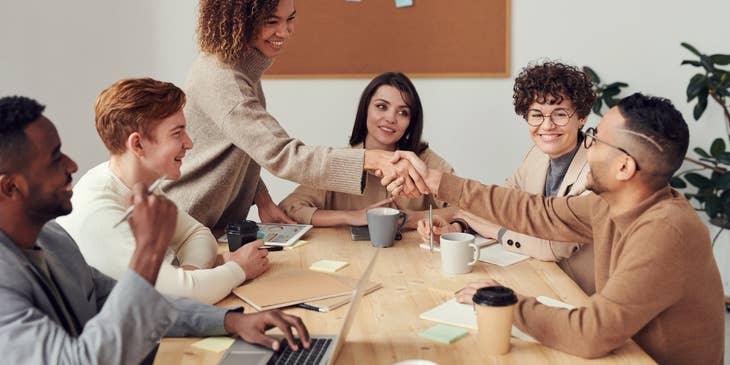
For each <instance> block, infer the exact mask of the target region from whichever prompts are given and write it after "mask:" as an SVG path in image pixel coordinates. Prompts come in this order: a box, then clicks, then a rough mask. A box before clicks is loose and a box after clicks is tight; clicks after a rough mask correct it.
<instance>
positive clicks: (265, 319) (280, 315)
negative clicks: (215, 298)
mask: <svg viewBox="0 0 730 365" xmlns="http://www.w3.org/2000/svg"><path fill="white" fill-rule="evenodd" d="M224 327H225V330H226V332H228V333H234V334H237V335H238V336H240V337H241V338H242V339H244V340H245V341H246V342H249V343H255V344H258V345H262V346H266V347H268V348H270V349H272V350H274V351H278V350H279V348H280V347H281V344H280V343H279V340H277V339H276V338H274V337H271V336H267V335H266V331H267V330H269V329H271V328H274V327H277V328H278V329H279V330H281V332H282V333H283V334H284V337H285V338H286V341H287V342H288V343H289V347H290V348H291V349H292V350H294V351H299V346H298V345H297V342H296V340H295V339H294V334H293V333H292V328H293V329H295V330H296V332H297V336H298V337H299V339H300V340H301V343H302V345H304V348H306V349H308V348H309V332H308V331H307V327H306V326H304V322H302V319H301V318H299V317H297V316H292V315H289V314H286V313H284V312H282V311H279V310H270V311H264V312H258V313H250V314H243V313H237V312H229V313H228V314H226V317H225V319H224Z"/></svg>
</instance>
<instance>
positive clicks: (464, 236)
mask: <svg viewBox="0 0 730 365" xmlns="http://www.w3.org/2000/svg"><path fill="white" fill-rule="evenodd" d="M439 241H440V242H441V243H440V247H441V271H443V272H444V273H446V274H466V273H468V272H470V271H471V268H472V266H473V265H474V264H476V262H477V260H479V246H477V245H476V244H475V243H474V235H471V234H468V233H456V232H451V233H446V234H442V235H441V238H440V239H439Z"/></svg>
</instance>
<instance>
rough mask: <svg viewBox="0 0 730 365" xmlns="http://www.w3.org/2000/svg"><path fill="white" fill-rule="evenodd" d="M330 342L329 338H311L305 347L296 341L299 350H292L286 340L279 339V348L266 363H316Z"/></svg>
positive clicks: (302, 364)
mask: <svg viewBox="0 0 730 365" xmlns="http://www.w3.org/2000/svg"><path fill="white" fill-rule="evenodd" d="M331 343H332V339H331V338H312V339H310V340H309V344H310V347H309V349H305V348H304V346H302V343H301V342H299V341H297V345H298V346H299V351H297V352H294V351H293V350H292V349H291V348H290V347H289V343H288V342H287V341H286V340H284V341H281V345H282V346H281V349H279V351H277V352H275V353H274V356H272V357H271V359H269V362H267V363H266V365H317V364H319V362H320V361H321V360H322V358H323V357H324V354H325V352H327V348H329V346H330V344H331Z"/></svg>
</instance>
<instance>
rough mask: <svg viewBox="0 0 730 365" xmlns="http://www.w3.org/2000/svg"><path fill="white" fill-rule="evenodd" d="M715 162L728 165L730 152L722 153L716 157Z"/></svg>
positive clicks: (729, 163)
mask: <svg viewBox="0 0 730 365" xmlns="http://www.w3.org/2000/svg"><path fill="white" fill-rule="evenodd" d="M717 161H718V162H720V163H721V164H723V165H730V152H723V153H721V154H719V155H718V156H717Z"/></svg>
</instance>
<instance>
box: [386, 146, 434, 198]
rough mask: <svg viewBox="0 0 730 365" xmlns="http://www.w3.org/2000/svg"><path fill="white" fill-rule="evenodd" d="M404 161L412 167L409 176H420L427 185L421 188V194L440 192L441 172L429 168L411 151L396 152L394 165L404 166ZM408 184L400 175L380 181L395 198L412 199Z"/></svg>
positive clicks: (388, 176) (392, 160) (392, 159)
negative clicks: (404, 197)
mask: <svg viewBox="0 0 730 365" xmlns="http://www.w3.org/2000/svg"><path fill="white" fill-rule="evenodd" d="M404 161H408V166H410V170H409V173H410V175H409V176H413V175H416V176H419V177H420V178H421V181H422V183H423V184H425V189H422V188H421V187H420V186H419V192H420V193H421V194H429V193H431V194H436V193H437V192H438V188H439V183H440V182H441V175H443V173H442V172H441V171H440V170H436V169H430V168H428V166H426V163H425V162H423V161H421V159H420V158H418V156H417V155H416V154H415V153H413V152H409V151H395V153H393V157H392V158H391V160H390V162H391V163H394V164H402V163H403V162H404ZM406 182H407V180H406V179H405V178H403V177H402V176H400V175H398V176H394V175H385V176H384V177H383V179H382V180H381V181H380V183H381V184H382V185H383V186H386V187H387V189H388V191H389V192H390V193H391V194H392V195H393V196H396V197H397V196H406V197H408V198H411V199H412V198H414V196H413V194H409V193H408V186H407V185H406ZM416 197H417V196H416Z"/></svg>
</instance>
